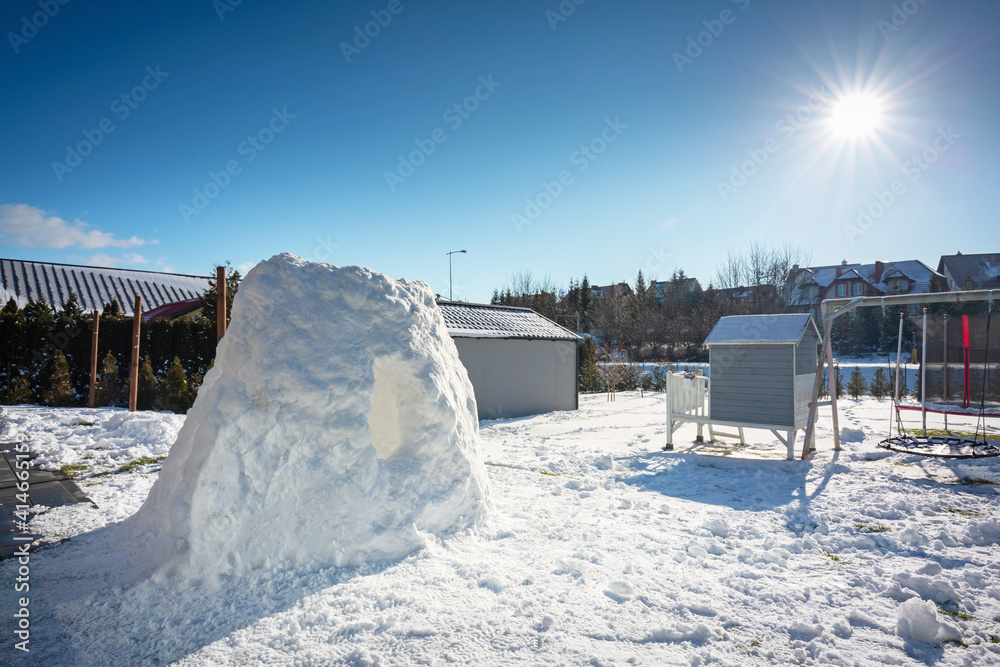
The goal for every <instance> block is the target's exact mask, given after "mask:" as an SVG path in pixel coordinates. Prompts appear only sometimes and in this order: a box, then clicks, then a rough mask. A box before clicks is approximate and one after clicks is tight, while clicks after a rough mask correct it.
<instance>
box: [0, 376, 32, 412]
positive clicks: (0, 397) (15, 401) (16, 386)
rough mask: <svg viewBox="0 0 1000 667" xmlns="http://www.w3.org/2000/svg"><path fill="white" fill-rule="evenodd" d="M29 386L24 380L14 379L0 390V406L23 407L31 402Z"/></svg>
mask: <svg viewBox="0 0 1000 667" xmlns="http://www.w3.org/2000/svg"><path fill="white" fill-rule="evenodd" d="M31 396H32V394H31V385H30V384H29V383H28V381H27V380H26V379H25V378H22V377H16V378H13V379H12V380H10V381H9V382H8V383H7V386H6V387H2V388H0V404H3V405H23V404H25V403H30V402H31Z"/></svg>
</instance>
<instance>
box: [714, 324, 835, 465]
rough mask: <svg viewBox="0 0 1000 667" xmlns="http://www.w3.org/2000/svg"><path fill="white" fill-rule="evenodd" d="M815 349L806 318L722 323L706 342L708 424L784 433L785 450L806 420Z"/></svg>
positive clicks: (812, 327) (813, 326) (816, 338)
mask: <svg viewBox="0 0 1000 667" xmlns="http://www.w3.org/2000/svg"><path fill="white" fill-rule="evenodd" d="M819 344H820V334H819V330H818V329H817V328H816V324H815V322H813V319H812V315H811V314H808V313H796V314H789V315H735V316H732V317H723V318H721V319H720V320H719V321H718V323H716V325H715V328H714V329H712V333H710V334H709V335H708V338H706V339H705V345H706V346H707V347H708V350H709V410H710V414H711V418H712V421H713V422H730V423H739V424H742V425H746V426H749V427H755V428H767V429H770V430H772V431H775V433H776V434H777V435H778V437H779V438H781V435H780V434H779V433H778V431H782V430H783V431H786V432H787V437H788V440H789V442H787V443H786V444H789V445H790V443H791V441H792V440H793V438H794V433H795V431H796V430H798V429H800V428H802V429H804V428H805V427H806V421H807V420H808V418H809V402H810V400H811V399H812V388H813V383H814V380H815V378H816V365H817V362H818V361H819V351H818V348H819ZM783 441H784V440H783ZM789 449H790V447H789Z"/></svg>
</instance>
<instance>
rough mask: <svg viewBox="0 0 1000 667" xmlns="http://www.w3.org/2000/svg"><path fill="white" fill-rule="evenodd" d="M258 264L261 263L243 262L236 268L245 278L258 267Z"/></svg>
mask: <svg viewBox="0 0 1000 667" xmlns="http://www.w3.org/2000/svg"><path fill="white" fill-rule="evenodd" d="M258 263H259V262H243V263H242V264H238V265H237V266H236V270H237V271H239V272H240V275H241V276H245V275H246V274H247V273H248V272H249V271H250V269H252V268H253V267H255V266H257V264H258Z"/></svg>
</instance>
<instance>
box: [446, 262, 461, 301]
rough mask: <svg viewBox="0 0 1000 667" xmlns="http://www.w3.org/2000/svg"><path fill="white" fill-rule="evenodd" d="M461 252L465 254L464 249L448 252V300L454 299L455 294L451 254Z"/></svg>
mask: <svg viewBox="0 0 1000 667" xmlns="http://www.w3.org/2000/svg"><path fill="white" fill-rule="evenodd" d="M459 252H460V253H462V254H463V255H464V254H465V251H464V250H452V251H451V252H449V253H448V301H452V300H453V295H452V293H451V256H452V255H454V254H455V253H459Z"/></svg>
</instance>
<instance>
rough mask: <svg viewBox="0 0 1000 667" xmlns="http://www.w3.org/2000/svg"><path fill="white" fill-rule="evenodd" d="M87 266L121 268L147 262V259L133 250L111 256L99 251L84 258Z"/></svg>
mask: <svg viewBox="0 0 1000 667" xmlns="http://www.w3.org/2000/svg"><path fill="white" fill-rule="evenodd" d="M85 263H86V264H87V266H106V267H108V268H111V269H122V268H126V267H135V266H142V265H144V264H149V260H148V259H146V258H145V257H143V256H142V255H140V254H139V253H135V252H127V253H125V254H124V255H122V256H121V257H111V256H110V255H105V254H104V253H103V252H99V253H97V254H96V255H91V256H90V257H88V258H87V259H86V260H85Z"/></svg>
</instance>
